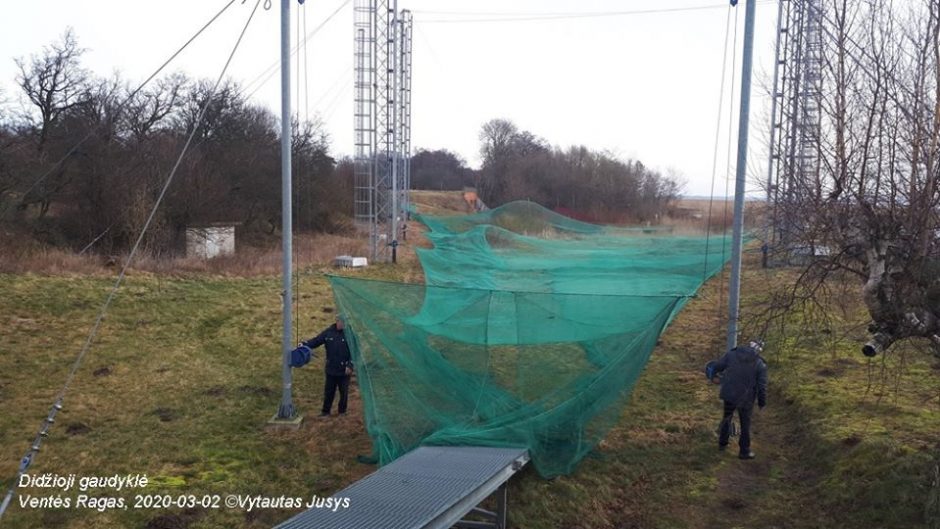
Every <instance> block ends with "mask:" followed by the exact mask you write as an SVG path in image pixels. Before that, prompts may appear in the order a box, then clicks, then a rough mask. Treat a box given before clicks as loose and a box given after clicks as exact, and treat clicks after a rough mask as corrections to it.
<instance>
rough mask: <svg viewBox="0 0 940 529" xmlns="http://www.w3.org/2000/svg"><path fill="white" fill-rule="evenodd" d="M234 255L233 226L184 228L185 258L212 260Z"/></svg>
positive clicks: (216, 225)
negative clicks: (221, 256)
mask: <svg viewBox="0 0 940 529" xmlns="http://www.w3.org/2000/svg"><path fill="white" fill-rule="evenodd" d="M233 254H235V225H234V224H225V223H218V224H207V225H202V226H190V227H188V228H186V257H201V258H203V259H212V258H213V257H218V256H220V255H233Z"/></svg>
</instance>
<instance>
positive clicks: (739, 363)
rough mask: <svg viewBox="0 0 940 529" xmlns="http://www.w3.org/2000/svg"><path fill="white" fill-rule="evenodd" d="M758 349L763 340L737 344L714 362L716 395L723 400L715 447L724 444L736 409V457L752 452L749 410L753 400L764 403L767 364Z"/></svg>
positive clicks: (764, 404) (723, 447) (751, 408)
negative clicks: (738, 423) (738, 429)
mask: <svg viewBox="0 0 940 529" xmlns="http://www.w3.org/2000/svg"><path fill="white" fill-rule="evenodd" d="M762 350H763V343H762V342H760V341H754V342H751V343H750V344H749V345H747V346H738V347H735V348H734V349H732V350H730V351H728V352H727V353H725V355H724V356H722V357H721V359H720V360H718V362H717V364H716V365H715V374H716V375H717V374H718V373H721V374H722V377H721V393H720V394H719V396H720V397H721V400H723V401H724V403H725V410H724V419H723V420H722V421H721V431H720V432H719V436H718V448H719V449H721V450H724V449H725V448H726V447H727V446H728V438H729V437H730V435H731V421H732V420H734V411H735V410H737V411H738V417H740V419H741V438H740V440H739V441H738V447H739V448H740V449H741V451H740V454H739V456H738V457H740V458H741V459H754V452H751V412H752V411H753V410H754V401H755V400H756V401H757V405H758V406H759V407H760V408H761V409H763V407H764V406H766V405H767V364H766V362H764V359H763V358H761V357H760V353H761V351H762Z"/></svg>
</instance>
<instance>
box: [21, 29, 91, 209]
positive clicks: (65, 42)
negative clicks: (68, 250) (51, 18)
mask: <svg viewBox="0 0 940 529" xmlns="http://www.w3.org/2000/svg"><path fill="white" fill-rule="evenodd" d="M84 52H85V50H84V49H82V48H80V47H79V46H78V40H77V39H76V38H75V33H74V32H73V31H72V29H71V28H69V29H67V30H66V31H65V33H64V34H63V35H62V40H61V41H60V42H56V43H53V44H51V45H49V46H47V47H45V48H44V49H43V52H42V54H40V55H38V56H33V57H31V58H30V59H29V60H28V61H27V60H24V59H16V64H17V66H18V67H19V74H18V75H17V77H16V82H17V84H18V85H19V86H20V88H21V89H22V92H23V95H24V96H25V97H26V99H27V100H28V101H29V103H30V104H31V106H32V112H30V113H29V114H28V116H27V121H28V122H30V125H31V127H32V129H33V130H34V132H35V136H36V139H35V149H36V154H37V164H36V166H35V167H33V168H32V170H33V171H34V172H42V171H47V170H48V171H54V172H53V173H51V174H50V176H49V177H48V178H45V179H44V181H43V182H42V185H41V186H40V187H38V188H35V189H33V194H32V197H28V196H24V197H22V205H23V206H24V207H25V206H26V205H28V204H29V203H31V202H38V203H39V204H40V212H39V216H40V217H42V216H44V215H45V214H46V213H47V212H48V211H49V206H50V205H51V203H52V200H53V197H54V196H55V194H56V193H58V192H59V191H61V190H62V189H63V188H64V187H65V186H66V185H67V183H68V179H67V178H66V177H65V166H64V165H61V164H60V165H59V166H58V167H51V168H50V167H46V164H47V163H49V161H50V159H52V158H55V156H56V155H55V154H53V155H52V156H48V154H49V153H48V151H49V149H48V147H49V142H50V141H51V139H52V135H53V133H54V132H55V130H56V128H57V126H58V125H59V124H60V122H61V121H62V119H63V117H64V116H65V115H66V114H67V113H68V112H70V111H71V110H73V109H75V108H76V107H77V106H79V105H81V104H83V103H84V102H85V101H86V99H85V97H86V96H87V89H88V86H87V84H88V73H87V72H86V71H85V70H84V69H83V68H82V67H81V56H82V54H84Z"/></svg>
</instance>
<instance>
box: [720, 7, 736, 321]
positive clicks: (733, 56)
mask: <svg viewBox="0 0 940 529" xmlns="http://www.w3.org/2000/svg"><path fill="white" fill-rule="evenodd" d="M739 19H740V17H739V16H737V11H735V17H734V43H733V45H732V51H731V71H732V72H734V71H735V69H736V68H737V67H738V20H739ZM734 94H735V90H734V82H732V83H731V99H730V101H732V102H733V101H734ZM733 136H734V105H733V104H732V105H728V162H727V165H726V170H725V204H724V208H723V209H722V213H721V225H722V228H725V229H726V230H727V227H726V226H725V220H726V219H727V218H728V193H729V192H730V189H729V186H730V182H731V144H732V142H731V138H732V137H733ZM727 246H728V237H727V236H725V237H722V238H721V262H722V263H723V262H725V255H726V254H727ZM724 289H725V275H724V274H719V276H718V323H719V325H720V324H721V316H722V307H723V305H724Z"/></svg>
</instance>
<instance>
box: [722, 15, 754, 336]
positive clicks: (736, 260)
mask: <svg viewBox="0 0 940 529" xmlns="http://www.w3.org/2000/svg"><path fill="white" fill-rule="evenodd" d="M755 1H756V0H747V6H746V8H745V9H746V10H745V13H744V57H743V64H742V67H741V111H740V115H739V116H738V119H739V121H738V166H737V172H736V175H735V181H734V235H733V238H732V242H731V283H730V286H729V291H728V349H732V348H734V347H735V346H736V345H737V343H738V312H739V308H740V304H741V250H742V246H743V241H744V184H745V176H746V173H747V135H748V121H749V120H748V118H749V117H750V113H751V70H752V68H753V64H754V15H755V13H754V11H755ZM732 4H737V0H733V1H732Z"/></svg>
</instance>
